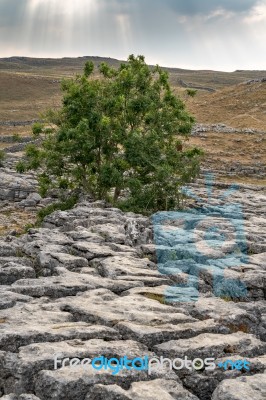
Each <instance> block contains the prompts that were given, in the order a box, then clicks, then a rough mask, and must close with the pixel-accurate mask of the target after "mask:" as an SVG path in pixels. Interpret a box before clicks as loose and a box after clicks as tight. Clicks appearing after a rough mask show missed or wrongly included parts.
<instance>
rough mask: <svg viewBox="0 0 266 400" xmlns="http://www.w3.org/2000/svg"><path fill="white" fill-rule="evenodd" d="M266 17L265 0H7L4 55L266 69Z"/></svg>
mask: <svg viewBox="0 0 266 400" xmlns="http://www.w3.org/2000/svg"><path fill="white" fill-rule="evenodd" d="M265 18H266V0H0V57H1V56H2V57H4V56H12V55H25V56H27V55H28V56H36V57H41V56H43V57H47V56H51V57H64V56H82V55H98V56H110V57H115V58H119V59H124V58H126V57H127V56H128V54H131V53H135V54H144V55H146V59H147V61H148V62H150V63H153V64H156V63H159V64H161V65H168V66H176V67H184V68H194V69H197V68H204V69H205V68H210V69H224V70H233V69H245V68H247V69H248V68H250V69H251V68H252V69H263V68H264V69H265V66H264V63H263V61H264V60H263V54H264V49H263V47H264V43H265V42H266V23H265V21H266V20H265ZM247 53H249V57H247Z"/></svg>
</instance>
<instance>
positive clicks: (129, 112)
mask: <svg viewBox="0 0 266 400" xmlns="http://www.w3.org/2000/svg"><path fill="white" fill-rule="evenodd" d="M99 71H100V75H101V76H100V77H99V78H96V77H95V75H93V63H86V65H85V69H84V74H83V75H77V76H76V77H75V78H74V79H70V80H64V81H63V82H62V90H63V93H64V96H63V104H62V108H61V110H60V111H59V112H52V111H50V112H49V113H48V121H49V122H50V123H51V124H52V125H51V126H52V129H51V128H50V129H44V130H43V133H42V137H43V142H42V146H41V147H36V146H33V145H30V146H29V147H28V148H27V152H26V153H27V154H26V155H27V163H26V168H27V169H39V170H40V173H39V182H40V185H41V187H42V189H43V192H44V191H45V190H46V189H49V188H51V187H56V188H62V189H67V188H68V189H73V190H74V189H77V188H78V189H82V190H83V191H86V192H89V193H91V194H93V196H94V197H95V198H97V199H107V200H109V201H112V202H113V204H118V205H120V206H121V207H124V209H129V210H134V211H142V212H149V211H156V210H167V209H172V208H175V207H178V205H179V204H180V198H181V193H180V186H181V185H183V184H184V183H187V182H189V181H191V180H192V179H193V178H194V177H195V176H196V175H197V174H198V172H199V162H200V158H201V156H202V152H201V151H200V150H199V149H197V148H190V149H189V148H187V146H183V144H184V142H185V141H187V140H188V138H189V135H190V132H191V127H192V124H193V122H194V120H193V118H192V117H191V116H190V115H189V114H188V113H187V111H186V110H185V107H184V104H183V102H182V101H181V100H180V99H179V98H177V97H176V96H175V95H174V93H173V91H172V90H171V88H170V85H169V82H168V74H167V73H166V72H165V71H163V70H162V69H160V68H159V67H158V66H156V67H155V68H150V67H149V66H148V65H147V64H146V63H145V59H144V57H143V56H138V57H135V56H133V55H131V56H130V57H129V58H128V62H127V63H122V64H121V65H120V67H119V68H118V69H114V68H112V67H110V66H108V65H107V64H105V63H103V64H101V66H100V68H99ZM121 194H123V198H124V200H121V196H120V195H121Z"/></svg>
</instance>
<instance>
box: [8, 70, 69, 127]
mask: <svg viewBox="0 0 266 400" xmlns="http://www.w3.org/2000/svg"><path fill="white" fill-rule="evenodd" d="M60 99H61V94H60V84H59V83H58V82H55V81H54V80H52V79H51V78H47V77H35V76H31V75H23V74H19V73H10V72H0V121H10V120H11V121H24V120H27V119H36V118H39V115H40V113H42V112H44V111H45V110H46V109H47V108H49V107H56V106H58V105H60Z"/></svg>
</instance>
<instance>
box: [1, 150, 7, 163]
mask: <svg viewBox="0 0 266 400" xmlns="http://www.w3.org/2000/svg"><path fill="white" fill-rule="evenodd" d="M5 159H6V153H5V152H4V151H3V150H0V167H3V166H4V161H5Z"/></svg>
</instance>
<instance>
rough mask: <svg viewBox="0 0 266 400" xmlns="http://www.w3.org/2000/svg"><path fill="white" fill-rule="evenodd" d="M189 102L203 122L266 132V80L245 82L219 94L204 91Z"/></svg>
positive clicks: (190, 107) (193, 112)
mask: <svg viewBox="0 0 266 400" xmlns="http://www.w3.org/2000/svg"><path fill="white" fill-rule="evenodd" d="M185 101H186V104H187V107H188V109H189V111H190V112H191V113H192V114H193V115H194V116H195V117H196V119H197V122H199V123H205V124H211V123H224V124H226V125H228V126H232V127H235V128H241V129H242V128H251V129H257V130H262V131H266V82H263V83H253V84H250V85H243V84H241V85H237V86H232V87H229V88H225V89H222V90H219V91H217V92H216V93H207V94H206V93H205V94H203V93H202V92H201V93H198V94H197V95H196V97H195V98H193V99H192V98H186V100H185Z"/></svg>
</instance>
